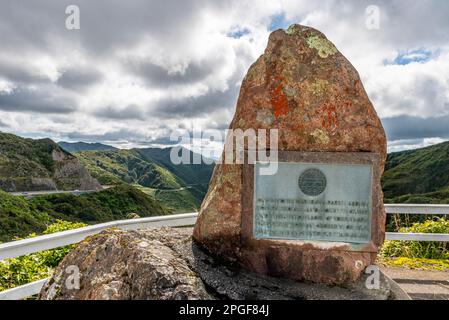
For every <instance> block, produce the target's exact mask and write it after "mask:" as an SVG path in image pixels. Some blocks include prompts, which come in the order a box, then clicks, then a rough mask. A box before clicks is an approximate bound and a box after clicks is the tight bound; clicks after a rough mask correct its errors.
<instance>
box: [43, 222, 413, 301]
mask: <svg viewBox="0 0 449 320" xmlns="http://www.w3.org/2000/svg"><path fill="white" fill-rule="evenodd" d="M191 234H192V229H190V228H179V229H172V228H161V229H149V230H139V231H122V230H112V229H111V230H106V231H104V232H102V233H100V234H98V235H95V236H92V237H90V238H88V239H86V240H85V241H83V242H81V243H80V244H78V245H77V247H76V248H75V249H74V250H72V251H71V252H70V253H69V254H68V255H67V256H66V257H65V258H64V260H63V261H62V262H61V264H60V265H59V266H58V267H57V269H56V270H55V272H54V273H53V276H52V278H51V279H50V280H49V281H48V282H47V284H46V285H45V286H44V288H43V289H42V292H41V294H40V299H50V300H56V299H57V300H67V299H76V300H95V299H102V300H104V299H106V300H108V299H114V300H117V299H125V300H130V299H131V300H133V299H136V300H142V299H162V300H168V299H200V300H201V299H232V300H247V299H254V300H268V299H275V300H291V299H298V300H348V299H349V300H361V299H363V300H366V299H370V300H386V299H407V296H406V295H405V293H403V292H402V291H401V290H400V289H399V288H398V287H397V286H396V285H395V284H394V282H393V281H391V280H390V279H389V278H387V277H385V276H384V275H382V274H380V281H379V287H378V289H371V290H370V289H368V288H367V287H366V283H367V281H368V282H369V279H367V277H368V276H362V278H360V279H359V281H357V282H356V283H354V284H353V285H351V286H350V287H347V288H343V287H336V286H333V287H332V286H327V285H324V284H312V283H304V282H295V281H292V280H287V279H282V278H275V277H267V276H262V275H258V274H256V273H252V272H248V271H245V270H242V269H241V268H239V267H236V266H232V265H229V264H228V263H226V262H224V261H222V260H220V259H218V258H216V257H214V256H212V255H210V254H208V253H207V252H206V251H204V250H202V249H201V248H200V247H199V246H198V245H197V244H196V243H195V242H194V241H192V236H191ZM74 265H75V266H77V267H78V268H79V271H80V279H79V281H80V283H79V286H77V287H67V285H66V284H67V283H72V282H73V279H72V278H70V277H73V275H72V273H70V272H66V269H67V267H68V266H74Z"/></svg>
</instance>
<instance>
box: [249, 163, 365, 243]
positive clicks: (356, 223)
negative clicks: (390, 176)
mask: <svg viewBox="0 0 449 320" xmlns="http://www.w3.org/2000/svg"><path fill="white" fill-rule="evenodd" d="M261 166H262V164H261V163H259V162H256V163H255V165H254V200H253V201H254V203H253V236H254V238H255V239H285V240H310V241H328V242H345V243H357V244H365V243H369V242H370V241H371V215H372V179H373V172H372V165H370V164H325V163H300V162H279V163H278V171H277V173H276V174H274V175H262V174H260V168H261Z"/></svg>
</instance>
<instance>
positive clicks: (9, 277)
mask: <svg viewBox="0 0 449 320" xmlns="http://www.w3.org/2000/svg"><path fill="white" fill-rule="evenodd" d="M84 226H86V225H85V224H83V223H73V222H67V221H62V220H57V221H56V223H54V224H51V225H49V226H48V228H47V229H46V230H45V231H44V232H43V233H44V234H50V233H55V232H60V231H65V230H70V229H76V228H81V227H84ZM35 236H37V235H36V234H35V233H32V234H30V235H29V236H28V237H27V238H32V237H35ZM16 240H19V239H16ZM73 246H74V245H70V246H65V247H61V248H57V249H52V250H46V251H41V252H36V253H32V254H29V255H26V256H21V257H18V258H11V259H6V260H5V261H0V291H4V290H7V289H10V288H14V287H17V286H21V285H24V284H27V283H30V282H33V281H37V280H40V279H44V278H46V277H49V276H50V275H51V272H52V271H53V268H55V267H56V266H57V265H58V264H59V263H60V262H61V261H62V259H63V258H64V257H65V256H66V255H67V253H68V252H69V251H70V250H71V249H72V248H73Z"/></svg>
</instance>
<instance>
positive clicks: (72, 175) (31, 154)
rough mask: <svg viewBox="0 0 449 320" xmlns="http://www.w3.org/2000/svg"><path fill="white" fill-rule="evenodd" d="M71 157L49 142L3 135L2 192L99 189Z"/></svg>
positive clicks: (0, 146)
mask: <svg viewBox="0 0 449 320" xmlns="http://www.w3.org/2000/svg"><path fill="white" fill-rule="evenodd" d="M98 188H100V185H99V183H98V182H97V181H96V180H95V179H93V178H92V177H91V176H90V174H89V172H88V171H87V170H86V169H85V168H84V167H83V166H82V165H81V164H80V162H79V161H78V159H77V158H76V157H74V156H73V155H72V154H70V153H68V152H67V151H64V150H63V149H61V148H60V147H59V146H58V145H57V144H56V143H55V142H53V141H52V140H50V139H40V140H33V139H25V138H21V137H18V136H16V135H13V134H8V133H2V132H0V189H2V190H5V191H35V190H56V189H59V190H69V189H80V190H81V189H84V190H86V189H98Z"/></svg>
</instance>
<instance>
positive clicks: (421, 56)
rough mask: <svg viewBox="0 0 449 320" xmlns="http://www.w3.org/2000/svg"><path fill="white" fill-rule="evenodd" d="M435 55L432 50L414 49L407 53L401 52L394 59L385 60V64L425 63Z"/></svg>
mask: <svg viewBox="0 0 449 320" xmlns="http://www.w3.org/2000/svg"><path fill="white" fill-rule="evenodd" d="M433 57H434V53H433V52H432V51H430V50H424V49H419V50H412V51H407V52H405V53H399V54H398V55H397V57H396V58H395V59H394V60H393V61H385V64H395V65H401V66H404V65H407V64H409V63H412V62H419V63H425V62H428V61H430V60H431V59H432V58H433Z"/></svg>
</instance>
